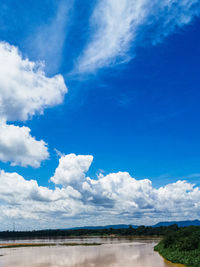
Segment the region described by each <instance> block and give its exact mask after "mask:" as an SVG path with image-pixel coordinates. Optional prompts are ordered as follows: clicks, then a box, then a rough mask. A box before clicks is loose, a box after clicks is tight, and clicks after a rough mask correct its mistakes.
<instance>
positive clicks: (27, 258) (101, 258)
mask: <svg viewBox="0 0 200 267" xmlns="http://www.w3.org/2000/svg"><path fill="white" fill-rule="evenodd" d="M158 241H159V240H158V239H152V238H148V239H145V238H135V239H128V238H80V239H79V238H74V239H71V238H70V239H57V240H52V239H51V240H47V239H46V240H44V239H43V240H38V239H37V240H18V241H13V240H8V241H6V242H5V241H4V242H0V243H9V242H10V243H13V242H17V243H34V242H35V243H51V244H52V243H56V244H57V245H56V246H48V247H25V248H5V249H4V248H2V249H0V255H1V257H0V267H13V266H14V267H177V266H181V265H177V264H172V263H170V262H167V261H165V260H164V259H163V258H162V257H161V256H160V255H159V254H158V253H157V252H154V250H153V247H154V246H155V245H156V244H157V243H158ZM72 242H73V243H78V244H81V243H102V245H100V246H83V245H78V246H60V245H59V244H60V243H72Z"/></svg>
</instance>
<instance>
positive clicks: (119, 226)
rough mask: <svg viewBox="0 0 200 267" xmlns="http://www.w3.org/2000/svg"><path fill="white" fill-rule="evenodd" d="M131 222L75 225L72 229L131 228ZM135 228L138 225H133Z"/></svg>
mask: <svg viewBox="0 0 200 267" xmlns="http://www.w3.org/2000/svg"><path fill="white" fill-rule="evenodd" d="M129 226H130V224H116V225H105V226H83V227H74V228H70V229H71V230H77V229H90V230H93V229H94V230H95V229H110V228H113V229H126V228H129ZM131 226H132V227H133V228H137V227H138V226H137V225H131Z"/></svg>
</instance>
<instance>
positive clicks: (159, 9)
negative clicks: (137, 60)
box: [75, 0, 200, 74]
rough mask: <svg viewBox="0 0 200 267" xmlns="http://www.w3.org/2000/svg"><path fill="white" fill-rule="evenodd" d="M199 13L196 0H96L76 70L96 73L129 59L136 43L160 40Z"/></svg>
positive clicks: (199, 3)
mask: <svg viewBox="0 0 200 267" xmlns="http://www.w3.org/2000/svg"><path fill="white" fill-rule="evenodd" d="M199 14H200V1H198V0H184V1H179V0H173V1H167V0H162V1H160V0H155V1H151V0H137V1H132V0H124V1H120V0H103V1H98V2H97V4H96V6H95V7H94V11H93V14H92V15H91V18H90V27H91V31H90V34H89V41H88V42H87V45H86V47H85V48H84V50H83V51H82V53H81V55H80V57H79V59H78V60H77V62H76V67H75V73H76V72H77V73H80V74H84V73H95V72H96V71H97V70H98V69H101V68H105V67H109V66H114V65H116V64H119V63H124V62H128V61H130V60H131V59H132V58H133V57H134V55H135V52H134V49H135V48H136V47H138V46H143V45H144V44H146V43H147V44H156V43H158V42H161V41H162V40H163V38H164V37H166V36H168V35H169V34H171V33H173V32H174V31H175V30H176V29H177V28H181V27H183V26H184V25H186V24H188V23H190V22H191V21H192V19H193V18H194V17H195V16H199Z"/></svg>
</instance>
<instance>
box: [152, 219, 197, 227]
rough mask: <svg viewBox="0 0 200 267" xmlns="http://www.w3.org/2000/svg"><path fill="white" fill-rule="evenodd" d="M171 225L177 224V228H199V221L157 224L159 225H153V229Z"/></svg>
mask: <svg viewBox="0 0 200 267" xmlns="http://www.w3.org/2000/svg"><path fill="white" fill-rule="evenodd" d="M172 224H177V225H178V226H179V227H186V226H190V225H194V226H200V221H199V220H194V221H171V222H159V223H157V224H155V225H153V227H159V226H169V225H172Z"/></svg>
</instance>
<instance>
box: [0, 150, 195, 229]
mask: <svg viewBox="0 0 200 267" xmlns="http://www.w3.org/2000/svg"><path fill="white" fill-rule="evenodd" d="M92 160H93V157H92V156H88V155H85V156H84V155H75V154H69V155H66V156H64V155H63V156H62V157H61V158H60V161H59V165H58V167H57V168H56V170H55V175H54V176H53V178H51V181H52V182H54V183H55V184H54V186H55V187H54V189H49V188H48V187H42V186H39V185H38V183H37V181H36V180H26V179H24V178H23V177H22V176H21V175H19V174H17V173H7V172H4V171H1V172H0V212H1V217H0V223H1V228H2V229H7V228H8V225H9V222H10V221H13V220H15V221H16V224H17V225H18V226H19V225H22V227H23V229H24V228H25V227H27V226H29V227H30V228H31V229H33V228H46V227H47V225H48V227H54V228H64V227H71V226H75V225H77V226H78V225H79V226H80V225H105V224H113V223H116V224H117V223H118V224H119V223H126V224H127V223H132V224H154V223H157V222H158V221H163V220H184V219H188V218H190V219H200V217H199V214H200V188H199V187H197V186H195V185H193V184H191V183H188V182H186V181H183V180H178V181H177V182H175V183H171V184H167V185H165V186H163V187H160V188H155V187H153V185H152V183H151V181H150V180H149V179H143V180H137V179H135V178H133V177H132V176H131V175H130V174H129V173H128V172H117V173H110V174H107V175H102V174H101V175H100V176H99V177H96V178H95V179H94V178H91V177H87V176H86V172H87V171H88V169H89V167H90V164H91V163H92ZM57 184H59V185H57ZM11 219H12V220H11ZM80 219H81V221H80ZM6 227H7V228H6Z"/></svg>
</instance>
